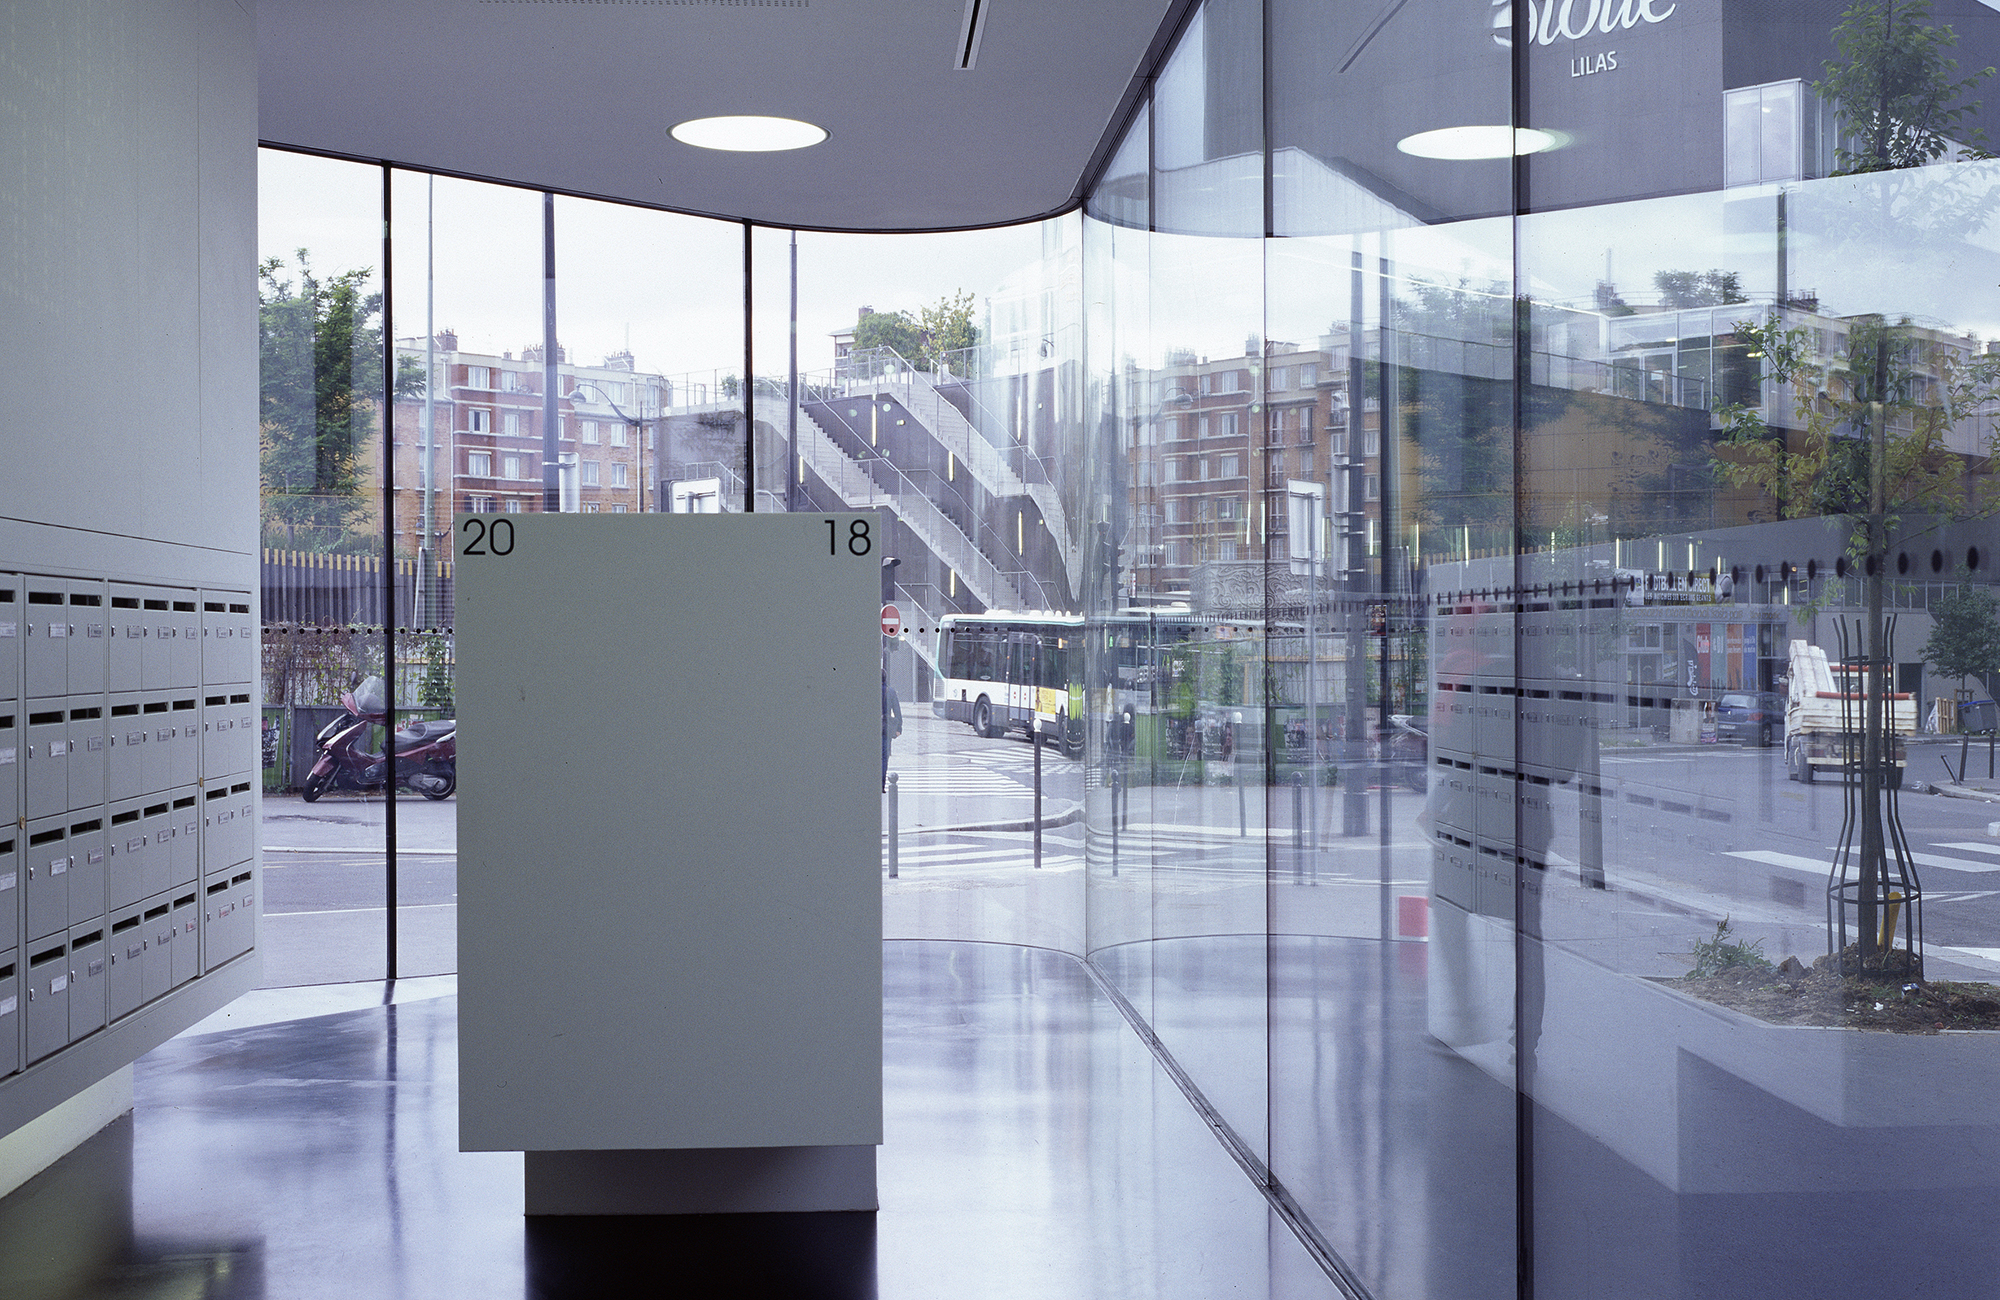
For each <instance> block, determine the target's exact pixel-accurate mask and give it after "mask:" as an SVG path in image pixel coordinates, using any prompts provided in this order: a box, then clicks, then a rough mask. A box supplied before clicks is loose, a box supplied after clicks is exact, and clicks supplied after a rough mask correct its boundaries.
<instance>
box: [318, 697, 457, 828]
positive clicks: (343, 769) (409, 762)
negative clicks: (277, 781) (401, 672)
mask: <svg viewBox="0 0 2000 1300" xmlns="http://www.w3.org/2000/svg"><path fill="white" fill-rule="evenodd" d="M340 703H341V707H343V708H345V709H346V710H347V714H348V716H346V717H344V718H335V719H334V720H333V721H332V722H329V723H327V724H326V726H324V727H322V728H320V732H319V735H318V736H317V737H315V739H314V742H313V743H314V745H315V747H316V748H317V750H318V757H317V758H316V759H315V760H314V762H313V765H312V771H310V772H308V773H307V774H306V782H305V788H304V789H303V790H301V791H300V792H299V793H300V795H301V796H302V797H303V798H304V799H305V801H306V802H307V803H311V802H313V801H314V800H316V799H318V798H319V797H320V796H321V795H323V794H325V793H326V792H327V791H328V790H359V791H361V792H363V793H369V792H379V791H380V790H381V789H382V787H383V782H384V778H385V776H386V775H387V773H388V770H389V764H388V761H387V759H386V758H385V756H384V755H382V754H379V753H373V754H371V753H369V752H368V750H367V749H366V748H364V745H365V744H366V742H367V739H368V731H369V728H371V727H379V726H382V725H384V724H386V723H387V721H388V718H389V705H388V691H387V689H386V687H385V686H384V685H383V682H382V679H381V678H380V677H370V678H367V679H366V680H364V681H363V682H362V683H361V684H360V685H359V686H357V687H355V688H354V689H353V690H351V691H342V692H341V693H340ZM390 742H391V748H392V749H393V750H394V752H395V761H396V785H397V787H398V788H399V789H404V790H414V791H416V792H417V793H418V794H420V795H422V796H423V797H424V798H426V799H448V798H450V797H451V793H452V791H454V790H456V789H457V788H458V722H457V721H456V720H455V719H452V718H440V719H436V720H434V721H430V722H412V723H408V724H406V725H405V726H403V727H401V728H399V729H397V730H395V731H393V732H391V733H390Z"/></svg>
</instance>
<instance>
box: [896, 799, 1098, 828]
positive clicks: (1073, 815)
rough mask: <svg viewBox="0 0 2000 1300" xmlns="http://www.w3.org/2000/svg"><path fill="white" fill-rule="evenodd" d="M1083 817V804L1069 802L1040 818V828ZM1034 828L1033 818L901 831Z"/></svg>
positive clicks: (1078, 819) (1062, 824) (1060, 824)
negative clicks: (1065, 806) (1065, 805)
mask: <svg viewBox="0 0 2000 1300" xmlns="http://www.w3.org/2000/svg"><path fill="white" fill-rule="evenodd" d="M1082 819H1083V805H1082V804H1080V803H1078V804H1071V805H1070V806H1069V808H1068V809H1067V810H1066V811H1063V812H1059V813H1056V814H1055V815H1054V816H1051V817H1044V818H1042V829H1043V830H1047V829H1048V828H1049V827H1051V826H1067V825H1069V824H1070V823H1072V822H1076V821H1081V820H1082ZM1033 829H1035V821H1034V818H1032V817H1030V818H1028V819H1027V820H1025V821H1011V822H980V823H978V824H976V825H971V826H913V827H911V828H910V829H908V830H906V831H904V832H903V834H905V835H956V834H961V833H966V832H971V831H1031V830H1033Z"/></svg>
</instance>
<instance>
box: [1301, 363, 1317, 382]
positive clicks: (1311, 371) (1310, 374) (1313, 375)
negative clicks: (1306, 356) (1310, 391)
mask: <svg viewBox="0 0 2000 1300" xmlns="http://www.w3.org/2000/svg"><path fill="white" fill-rule="evenodd" d="M1317 383H1319V363H1318V362H1317V361H1308V362H1306V363H1305V364H1304V365H1302V366H1300V367H1299V387H1300V388H1311V387H1313V386H1314V385H1316V384H1317Z"/></svg>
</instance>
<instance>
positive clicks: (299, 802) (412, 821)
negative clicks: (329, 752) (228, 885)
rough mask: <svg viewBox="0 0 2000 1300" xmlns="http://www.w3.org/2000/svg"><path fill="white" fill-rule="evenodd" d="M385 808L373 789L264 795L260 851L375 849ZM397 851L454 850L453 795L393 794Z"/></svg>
mask: <svg viewBox="0 0 2000 1300" xmlns="http://www.w3.org/2000/svg"><path fill="white" fill-rule="evenodd" d="M388 816H389V814H388V810H387V809H385V808H384V807H383V801H382V799H381V798H380V797H379V796H375V795H357V794H349V793H346V792H337V793H333V794H327V795H323V796H322V797H321V798H320V799H319V800H318V801H317V802H315V803H307V802H306V801H305V800H303V799H301V798H299V796H297V795H296V794H267V795H265V796H264V809H263V830H264V852H266V853H380V852H381V851H382V844H383V840H382V827H383V824H384V823H385V822H386V821H387V820H388ZM396 851H397V852H398V853H436V854H447V855H448V854H455V853H457V852H458V800H457V799H455V798H454V799H446V800H444V801H443V802H441V803H433V802H432V801H431V800H429V799H424V798H420V797H410V798H401V797H399V798H398V799H397V800H396Z"/></svg>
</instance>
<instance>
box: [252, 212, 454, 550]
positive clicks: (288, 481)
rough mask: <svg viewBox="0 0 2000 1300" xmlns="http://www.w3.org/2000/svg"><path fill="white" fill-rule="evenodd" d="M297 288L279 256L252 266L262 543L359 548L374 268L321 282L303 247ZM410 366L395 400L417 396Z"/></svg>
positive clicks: (374, 337)
mask: <svg viewBox="0 0 2000 1300" xmlns="http://www.w3.org/2000/svg"><path fill="white" fill-rule="evenodd" d="M295 257H296V259H297V263H298V265H297V268H296V280H294V278H293V277H292V276H291V275H290V274H289V273H287V271H286V268H285V265H284V262H283V260H282V259H280V258H275V257H274V258H271V259H269V260H268V261H265V262H264V263H262V264H261V265H259V266H258V268H257V276H258V282H259V283H258V310H257V316H258V333H259V356H258V363H259V383H260V393H261V401H260V407H259V412H258V432H259V438H258V441H259V468H260V472H261V478H262V487H263V493H262V495H263V522H264V532H265V536H266V538H267V540H269V541H271V542H272V543H273V544H282V545H284V546H286V547H293V548H301V549H306V550H315V551H333V550H344V549H360V548H363V547H366V546H368V545H370V544H371V542H372V538H370V537H369V536H368V535H367V530H368V527H369V523H370V521H371V519H372V517H373V509H374V506H375V503H374V501H373V500H372V499H371V498H370V495H369V493H368V491H367V486H368V485H367V482H366V479H367V470H368V466H369V464H370V463H371V460H370V457H369V452H370V449H371V446H372V444H371V437H372V435H373V434H374V433H375V429H376V424H375V413H376V410H377V408H378V407H379V405H380V403H381V400H382V327H381V324H380V317H381V312H382V295H381V294H380V293H379V292H377V293H369V292H367V287H368V283H369V280H370V278H371V277H372V276H373V274H374V272H373V270H372V269H371V268H368V267H361V268H358V269H356V270H351V271H342V272H340V273H338V274H336V275H333V276H330V277H326V278H321V277H320V276H318V275H316V274H315V273H314V271H313V269H312V263H311V259H310V257H309V255H308V254H307V252H306V250H305V249H303V248H302V249H299V250H298V252H297V253H296V254H295ZM423 385H424V380H423V371H422V367H421V365H419V364H418V363H417V361H416V360H415V358H408V357H406V358H403V359H402V362H401V364H399V366H398V368H397V384H396V388H397V394H398V396H415V395H418V394H421V393H422V392H423Z"/></svg>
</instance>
